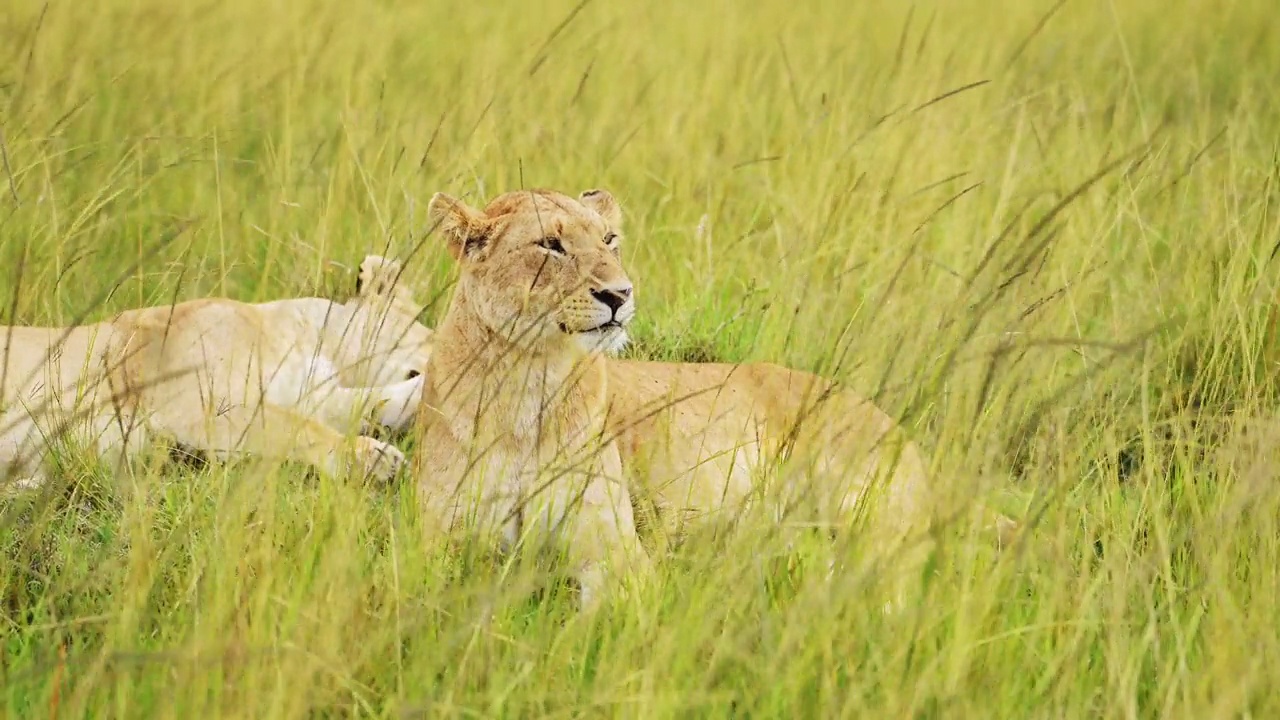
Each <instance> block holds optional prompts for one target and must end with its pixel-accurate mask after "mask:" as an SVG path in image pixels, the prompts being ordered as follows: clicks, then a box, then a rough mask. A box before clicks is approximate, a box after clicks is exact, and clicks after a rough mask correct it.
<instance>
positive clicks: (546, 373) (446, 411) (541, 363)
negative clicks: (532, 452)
mask: <svg viewBox="0 0 1280 720" xmlns="http://www.w3.org/2000/svg"><path fill="white" fill-rule="evenodd" d="M459 290H460V291H459V292H458V293H456V294H455V295H454V299H453V302H452V303H451V304H450V307H449V311H448V312H447V313H446V315H445V318H444V320H443V321H442V322H441V324H440V326H439V327H438V328H437V330H436V334H435V344H434V347H435V350H434V351H433V352H432V355H431V360H430V364H429V366H428V367H429V370H428V373H427V375H428V377H429V378H430V384H431V386H432V392H431V395H432V396H433V397H432V404H433V406H434V407H435V408H436V409H438V410H439V411H440V412H441V414H442V415H443V416H444V417H445V418H448V421H449V424H450V427H451V428H452V429H453V434H454V436H455V437H457V438H458V439H459V440H464V439H466V438H467V437H468V436H470V437H473V438H477V439H479V438H481V437H485V438H488V439H491V440H492V439H498V440H507V441H513V442H515V443H517V444H519V445H530V444H534V445H544V444H545V443H546V442H548V441H571V440H572V439H573V438H575V437H577V436H578V435H580V434H581V433H582V432H584V431H586V430H588V429H589V427H590V426H591V425H593V423H595V422H596V419H597V416H598V415H599V414H600V408H601V407H602V406H603V402H604V397H605V382H606V377H605V365H604V362H603V359H602V358H601V357H600V356H598V355H596V354H589V353H587V352H586V351H584V350H583V349H582V348H581V347H580V346H579V345H578V344H577V343H576V342H575V341H574V340H573V338H571V337H569V336H556V337H552V338H549V339H536V340H531V341H530V340H524V339H512V338H510V337H508V336H507V335H506V334H504V333H502V332H500V331H497V330H495V329H493V328H491V327H489V326H488V325H486V324H485V323H484V321H483V320H482V318H481V316H480V314H479V313H477V312H476V311H475V308H474V306H473V304H472V303H473V301H472V300H471V299H470V298H469V297H468V296H467V294H466V293H465V292H462V291H461V290H462V288H459Z"/></svg>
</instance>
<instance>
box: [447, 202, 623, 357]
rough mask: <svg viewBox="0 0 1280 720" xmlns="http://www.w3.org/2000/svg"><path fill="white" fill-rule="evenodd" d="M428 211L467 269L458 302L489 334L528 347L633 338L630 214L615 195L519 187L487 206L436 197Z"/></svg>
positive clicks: (598, 344) (604, 344) (604, 347)
mask: <svg viewBox="0 0 1280 720" xmlns="http://www.w3.org/2000/svg"><path fill="white" fill-rule="evenodd" d="M428 213H429V216H430V218H431V222H432V223H433V224H435V225H436V226H437V227H438V228H439V229H440V232H441V233H442V235H443V236H444V238H445V239H446V240H447V242H448V246H449V252H450V254H452V255H453V257H454V258H455V259H456V260H457V261H458V263H459V265H460V266H461V276H460V278H459V281H458V286H457V289H456V290H455V300H454V301H455V302H461V303H465V304H466V306H467V307H468V309H469V310H470V311H471V312H472V313H473V314H474V315H475V316H476V317H477V318H478V319H479V320H480V322H481V323H482V324H483V325H484V326H485V328H486V329H487V330H488V331H489V332H492V333H495V334H497V335H499V336H501V337H503V338H505V339H507V340H508V341H511V342H514V343H517V344H520V345H525V346H536V345H538V344H545V343H553V342H556V341H557V340H560V339H567V340H570V341H572V342H576V343H577V344H578V345H579V346H580V347H582V348H583V349H585V350H587V351H603V352H616V351H617V350H619V349H621V348H622V347H623V346H624V345H625V344H626V342H627V326H628V324H630V322H631V319H632V318H633V317H634V316H635V291H634V289H633V287H632V285H631V280H630V279H629V278H628V277H627V273H626V271H625V270H624V269H623V267H622V262H621V260H620V259H619V249H620V248H619V246H620V243H621V241H622V213H621V210H620V209H619V207H618V204H617V202H616V201H615V200H614V198H613V196H612V195H611V194H609V193H608V192H607V191H605V190H587V191H586V192H583V193H582V194H581V195H579V196H578V198H577V199H576V200H575V199H574V198H571V197H569V196H567V195H563V194H561V193H558V192H554V191H551V190H520V191H515V192H509V193H505V194H503V195H500V196H498V197H497V198H495V199H494V200H493V201H492V202H490V203H489V204H488V205H487V206H485V208H484V209H483V210H476V209H475V208H472V207H470V206H468V205H467V204H466V203H464V202H462V201H461V200H459V199H457V198H455V197H452V196H450V195H446V194H444V193H436V194H435V195H434V196H433V197H432V198H431V203H430V205H429V208H428Z"/></svg>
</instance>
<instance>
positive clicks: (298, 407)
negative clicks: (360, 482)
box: [0, 255, 432, 486]
mask: <svg viewBox="0 0 1280 720" xmlns="http://www.w3.org/2000/svg"><path fill="white" fill-rule="evenodd" d="M399 274H400V266H399V264H398V263H396V262H393V261H389V260H386V259H384V258H381V257H379V256H376V255H370V256H367V257H366V258H365V259H364V261H363V262H362V263H361V265H360V269H359V274H358V278H357V285H356V294H355V296H354V297H353V298H352V299H350V300H349V301H348V302H346V303H345V304H341V305H340V304H337V303H333V302H330V301H328V300H324V299H320V298H298V299H291V300H278V301H274V302H265V303H258V304H250V303H244V302H238V301H235V300H228V299H222V298H216V299H202V300H191V301H188V302H182V303H178V304H176V305H167V306H161V307H149V308H142V309H137V310H128V311H125V312H122V313H120V314H119V315H117V316H115V317H113V318H112V319H110V320H107V321H105V322H101V323H97V324H93V325H85V326H78V327H72V328H65V329H64V328H41V327H10V328H5V329H3V330H2V331H0V333H2V335H0V337H3V341H4V346H3V353H4V360H3V368H2V370H0V371H2V372H3V378H4V384H3V403H4V404H3V413H2V414H0V482H2V481H3V480H6V479H7V480H13V481H16V482H18V483H20V484H21V485H25V486H34V485H38V484H39V483H40V481H41V479H42V472H43V470H44V469H45V468H44V462H45V461H46V460H47V459H48V452H49V450H50V445H51V443H52V441H54V440H57V439H63V438H66V439H70V440H72V441H74V442H77V443H79V444H81V445H87V446H88V449H90V450H91V451H93V452H95V453H96V454H98V455H99V456H101V457H102V458H103V459H104V460H107V461H108V462H112V463H115V464H116V465H117V466H118V465H119V464H120V463H121V462H123V461H125V460H127V459H128V458H130V457H132V456H134V455H136V454H137V453H138V452H140V451H141V450H142V448H144V447H145V446H147V445H148V443H149V442H150V441H151V440H152V439H153V438H157V437H158V438H163V439H166V440H169V441H172V442H173V443H175V444H177V445H178V446H181V447H185V448H188V449H190V450H194V451H196V452H197V453H199V454H200V455H203V456H211V457H214V458H225V457H226V456H228V455H230V454H233V453H238V452H247V453H252V454H256V455H259V456H265V457H269V458H274V459H282V460H283V459H292V460H299V461H302V462H305V463H308V464H310V465H312V466H314V467H315V468H317V469H318V470H320V471H322V472H325V473H330V474H339V473H342V472H345V471H346V470H347V469H348V468H349V467H350V466H351V463H350V462H349V459H354V460H355V465H356V469H358V470H360V471H363V472H367V473H370V474H372V475H374V476H376V477H379V478H383V479H386V478H390V477H391V476H393V475H394V474H395V473H396V472H397V470H398V469H399V467H400V466H401V464H402V463H403V461H404V457H403V455H402V454H401V453H400V451H399V450H397V449H396V448H395V447H393V446H391V445H389V444H387V443H385V442H382V441H380V440H376V439H374V438H372V437H363V436H361V437H355V438H354V440H353V442H351V443H348V442H347V436H348V435H351V434H354V433H355V432H358V431H362V430H363V429H364V428H365V427H366V426H367V425H368V422H369V420H370V419H373V420H374V422H376V423H378V424H380V425H382V426H385V427H388V428H391V429H401V428H404V427H406V426H407V425H408V424H409V423H410V422H411V421H412V418H413V416H414V413H415V411H416V409H417V403H418V401H419V399H420V397H421V389H422V377H421V375H422V373H423V372H425V370H426V367H427V360H428V358H429V357H430V350H431V338H432V333H431V330H430V329H428V328H427V327H425V326H424V325H422V324H421V323H420V322H418V319H417V318H418V314H419V312H420V311H421V309H422V308H421V307H420V306H419V305H418V304H417V303H416V302H415V301H414V300H413V297H412V295H411V294H410V293H409V292H408V291H407V290H406V289H404V287H403V285H402V284H400V283H398V282H397V281H398V278H399ZM348 444H350V445H352V447H351V448H350V450H351V452H350V453H347V452H345V451H344V447H345V446H346V445H348Z"/></svg>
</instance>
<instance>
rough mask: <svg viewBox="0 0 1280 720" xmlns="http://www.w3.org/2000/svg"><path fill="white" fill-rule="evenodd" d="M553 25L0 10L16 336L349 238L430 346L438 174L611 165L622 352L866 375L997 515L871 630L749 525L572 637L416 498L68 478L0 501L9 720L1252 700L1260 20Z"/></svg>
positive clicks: (574, 624) (235, 280)
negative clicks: (442, 536)
mask: <svg viewBox="0 0 1280 720" xmlns="http://www.w3.org/2000/svg"><path fill="white" fill-rule="evenodd" d="M575 3H576V0H533V1H531V2H525V3H476V4H474V5H467V4H466V3H445V2H426V3H415V2H406V1H400V2H394V1H391V0H385V1H381V2H346V3H321V2H316V1H314V0H280V1H278V2H269V3H258V2H250V1H249V0H225V1H224V2H216V3H210V2H203V3H179V2H167V1H162V0H131V1H125V0H103V1H102V2H97V3H85V2H82V3H71V2H66V1H62V2H48V3H41V2H38V1H37V0H9V1H8V2H7V3H6V4H5V8H4V10H3V12H0V131H2V134H0V143H2V148H3V166H2V167H0V257H2V258H3V264H2V267H3V272H0V308H2V309H3V321H4V322H5V323H24V324H37V323H38V324H54V323H57V324H66V323H71V322H74V321H77V320H80V319H89V320H96V319H99V318H102V317H105V316H106V315H107V314H108V313H110V312H111V311H112V310H118V309H122V308H125V307H130V306H137V305H143V304H152V303H164V302H169V301H171V300H172V299H174V298H179V299H185V298H194V297H199V296H203V295H210V294H222V295H228V296H231V297H235V298H240V299H249V300H260V299H268V298H277V297H284V296H289V295H300V294H316V293H319V294H329V295H341V294H342V293H345V292H348V291H349V290H350V286H351V285H353V283H354V276H353V274H352V272H351V270H350V268H352V267H353V266H354V264H355V263H357V262H358V261H359V259H360V258H361V257H362V256H363V255H364V254H366V253H370V252H374V253H385V254H394V255H398V256H399V257H401V258H402V259H405V260H406V261H407V265H408V273H407V276H408V277H409V278H410V281H411V282H412V283H413V284H414V285H415V287H416V288H417V290H418V292H419V293H420V294H421V295H422V296H424V297H438V298H440V300H439V301H438V302H436V303H435V304H434V305H433V311H432V314H431V317H429V318H428V320H429V322H432V323H434V322H435V321H436V320H438V318H439V317H440V311H441V310H442V309H443V306H444V299H447V297H448V293H449V283H450V280H451V278H452V272H453V267H452V264H451V262H450V261H449V260H448V257H447V254H446V253H445V251H444V248H443V247H442V243H440V242H439V238H438V236H437V235H435V234H431V233H430V232H429V230H430V228H428V227H427V225H426V221H425V205H426V201H427V199H428V198H429V197H430V195H431V193H432V192H434V191H437V190H444V191H447V192H450V193H453V194H457V195H460V196H463V197H466V198H468V199H469V200H470V201H471V202H473V204H477V203H480V202H483V201H484V200H485V199H487V198H489V197H492V196H493V195H496V194H498V193H499V192H502V191H505V190H510V189H514V188H518V187H522V186H526V187H528V186H549V187H554V188H557V189H560V190H563V191H565V192H567V193H571V194H576V193H577V192H578V191H580V190H582V189H586V188H590V187H597V186H601V187H607V188H609V189H610V190H612V191H613V192H614V193H615V194H616V195H617V197H618V198H619V200H620V201H621V202H622V203H623V204H624V208H625V211H626V213H627V217H628V223H629V225H628V227H627V229H628V238H627V245H626V247H625V250H624V259H625V260H626V262H627V263H628V265H629V267H630V268H631V270H632V273H633V279H634V280H635V282H636V284H637V288H638V301H639V318H638V320H637V323H636V325H635V332H634V336H635V339H636V342H635V346H634V348H633V349H632V351H631V352H633V353H635V354H637V355H640V354H643V355H648V356H652V357H661V358H683V359H722V360H746V359H767V360H773V361H779V362H785V363H788V364H793V365H796V366H800V367H804V368H808V369H815V370H822V371H824V372H828V373H831V374H833V375H836V376H838V377H841V378H844V379H847V380H848V381H849V382H850V383H852V384H853V385H854V386H855V387H857V388H858V389H860V390H862V391H863V392H865V393H868V394H871V395H874V396H875V397H876V398H878V399H879V401H880V402H881V403H882V404H883V405H884V406H885V407H886V408H887V409H888V410H890V412H892V413H893V414H894V415H896V416H897V417H900V418H901V419H902V420H903V422H904V423H906V424H907V425H908V426H910V427H911V428H913V432H914V433H915V435H916V436H917V437H918V439H919V440H920V442H921V443H922V445H923V446H924V447H925V448H926V449H927V451H928V452H929V453H930V455H931V457H932V458H933V461H934V466H935V469H936V476H937V483H938V487H939V488H940V489H941V490H943V491H944V493H943V494H944V495H946V496H948V497H950V498H952V499H960V498H968V499H973V498H981V499H983V500H984V501H985V502H987V503H988V504H990V505H993V506H995V507H998V508H1000V509H1002V510H1004V511H1005V512H1006V513H1008V514H1010V515H1012V516H1015V517H1017V518H1019V519H1020V520H1021V521H1022V522H1023V525H1024V530H1023V533H1022V534H1021V535H1020V537H1019V538H1018V539H1017V540H1016V541H1015V542H1014V543H1013V545H1012V546H1010V547H1007V548H1006V549H1005V551H1004V552H1002V553H999V554H996V553H994V552H992V550H991V547H990V539H989V537H986V536H983V535H981V534H979V533H977V532H976V525H975V524H974V523H973V522H972V521H970V520H969V519H967V518H968V516H967V515H964V516H958V517H961V518H964V519H962V520H956V521H954V522H946V521H940V522H939V530H938V534H937V536H938V539H939V541H940V542H939V544H938V549H937V552H936V554H935V557H934V559H933V562H932V563H931V564H930V566H929V568H928V574H927V576H926V577H925V578H924V579H925V580H926V582H925V583H924V585H923V588H922V590H921V592H920V594H919V597H918V598H916V599H914V600H913V601H912V602H910V603H908V604H907V605H906V606H905V607H904V608H903V609H902V610H901V611H899V612H897V613H894V614H888V615H885V614H882V613H881V605H880V598H879V597H878V596H877V594H876V593H875V592H873V591H872V587H873V586H874V583H873V582H872V581H873V580H874V578H873V577H871V576H870V575H868V574H865V573H855V574H847V575H846V574H842V575H838V576H837V577H836V578H835V579H834V580H832V581H831V582H829V583H828V582H823V581H822V579H821V577H820V574H815V573H813V572H808V573H806V572H805V568H806V565H805V562H804V558H805V548H804V547H801V548H798V549H797V550H796V553H795V554H793V555H791V556H785V555H782V553H781V549H782V548H783V544H782V543H781V541H780V540H779V539H778V537H777V534H776V533H774V532H772V529H771V528H769V527H765V526H760V527H748V528H743V529H742V531H741V532H738V533H734V534H730V535H727V536H724V537H720V538H708V539H705V540H703V541H701V542H699V543H696V544H692V545H689V546H686V547H685V548H683V549H681V550H680V551H679V552H677V553H676V554H675V556H674V557H672V558H671V559H669V560H666V561H665V562H663V563H662V565H661V567H660V571H659V572H660V578H659V581H658V582H657V583H656V584H655V585H654V586H653V588H652V589H651V595H649V596H647V597H642V598H638V599H634V600H628V601H626V602H621V603H618V604H616V605H613V606H607V607H606V608H604V609H602V610H601V611H600V612H599V613H597V614H595V615H592V616H580V615H578V614H576V612H575V611H574V609H573V603H572V601H571V599H570V597H569V595H568V594H567V593H564V592H562V591H560V590H557V589H555V587H554V586H552V589H551V590H550V591H548V592H547V593H544V594H541V595H540V594H537V593H534V592H533V588H534V587H535V584H534V583H533V580H534V579H535V578H534V576H533V575H532V574H531V572H532V571H524V570H521V571H516V570H511V571H510V572H505V571H504V570H503V568H502V566H500V565H496V564H493V563H463V564H459V563H456V562H454V558H452V557H449V556H442V555H440V554H438V553H436V552H435V551H433V550H431V549H430V546H429V545H428V544H427V543H426V542H425V539H424V538H423V537H422V536H421V534H420V533H419V530H418V526H417V525H416V523H415V518H414V515H413V512H412V507H413V503H412V501H411V499H412V493H411V492H410V491H409V487H408V485H407V484H405V485H404V486H403V487H399V488H373V487H363V486H361V485H360V484H359V483H357V482H354V481H352V482H339V481H334V482H329V481H322V480H319V479H317V478H315V477H313V476H309V475H307V474H305V473H303V472H302V471H300V470H299V469H298V468H296V467H288V466H286V467H268V466H265V465H263V464H260V463H253V462H243V463H240V464H236V465H232V466H214V467H209V468H205V469H203V470H189V469H183V468H181V467H175V466H173V465H171V464H165V463H162V462H159V459H157V462H148V463H142V464H140V465H139V467H137V468H135V470H134V472H132V473H130V474H127V475H121V476H111V475H109V474H106V473H104V472H102V471H101V469H100V468H97V467H95V466H94V465H93V464H92V463H89V462H86V461H85V460H84V459H83V458H80V457H78V456H77V455H76V454H75V453H70V454H67V455H66V456H65V458H64V459H65V463H64V464H63V465H64V471H63V472H61V473H60V474H59V476H58V480H57V482H55V483H53V484H52V486H51V487H48V488H46V489H44V490H43V491H41V492H39V493H34V494H27V495H23V496H20V497H16V498H10V499H6V500H3V501H0V546H2V550H0V553H2V554H0V709H2V713H0V714H4V715H5V716H9V717H30V718H36V717H46V716H51V715H55V714H56V715H57V716H58V717H175V718H192V717H211V716H216V715H226V716H231V717H245V718H276V717H315V716H326V717H327V716H345V715H349V714H350V715H360V716H386V717H402V716H420V717H496V716H510V717H541V716H556V717H565V716H569V715H574V716H579V715H580V716H590V717H594V716H601V715H621V716H626V717H645V718H657V717H689V716H693V717H728V716H735V717H745V716H760V717H788V718H790V717H819V716H821V717H826V716H851V717H876V718H879V717H886V718H887V717H895V718H896V717H981V718H987V717H1014V718H1024V717H1038V718H1040V717H1043V718H1050V717H1054V718H1057V717H1272V716H1276V715H1277V714H1280V694H1278V693H1277V690H1276V688H1277V685H1276V680H1277V678H1278V677H1280V640H1277V635H1276V628H1277V626H1280V594H1278V593H1277V587H1278V583H1280V577H1277V568H1278V567H1280V542H1278V541H1277V532H1280V528H1278V527H1277V519H1278V518H1280V495H1278V492H1277V483H1276V477H1275V476H1274V475H1271V474H1269V472H1268V467H1269V465H1268V462H1269V461H1268V458H1267V457H1266V456H1265V455H1264V454H1262V451H1264V450H1266V449H1267V446H1268V443H1269V439H1271V438H1280V434H1271V433H1268V432H1267V431H1266V428H1265V427H1263V428H1262V430H1261V432H1259V433H1255V434H1253V435H1249V436H1248V438H1250V439H1251V442H1241V438H1242V435H1241V434H1240V428H1242V427H1243V426H1244V425H1245V424H1246V420H1248V419H1249V418H1256V419H1265V418H1266V417H1268V416H1269V415H1270V414H1271V413H1272V412H1273V410H1274V409H1275V407H1276V400H1277V392H1276V390H1277V387H1276V382H1275V379H1274V378H1275V375H1276V365H1277V360H1280V352H1278V351H1277V348H1276V345H1275V339H1274V336H1273V334H1272V333H1273V332H1274V330H1273V322H1274V321H1273V314H1272V313H1273V311H1272V307H1273V303H1274V301H1275V298H1276V291H1277V282H1276V277H1277V270H1278V266H1277V263H1280V259H1277V258H1275V257H1273V256H1274V255H1275V254H1276V247H1277V243H1280V232H1278V227H1280V226H1278V222H1280V221H1278V219H1277V210H1278V208H1277V199H1280V159H1278V158H1280V156H1278V152H1280V145H1278V143H1280V140H1278V139H1280V106H1278V105H1277V100H1276V84H1275V83H1276V79H1277V78H1278V77H1280V44H1278V43H1277V42H1276V39H1277V37H1280V26H1278V25H1277V24H1276V21H1275V10H1274V8H1273V7H1272V4H1271V3H1268V2H1264V1H1263V0H1237V1H1235V2H1226V3H1213V2H1208V1H1207V0H1198V1H1192V2H1183V3H1174V4H1169V3H1164V2H1157V1H1156V0H1123V1H1121V0H1110V1H1108V0H1083V1H1074V0H1068V1H1064V2H1058V3H1054V2H1050V1H1048V0H1046V1H1044V2H1041V1H1040V0H1035V1H1028V2H1017V3H1015V2H1006V3H993V2H981V1H980V0H957V1H955V2H941V1H937V2H917V3H901V2H892V1H891V0H871V1H870V2H836V1H835V0H817V1H815V2H783V1H775V0H759V1H757V2H728V1H727V0H706V1H705V2H671V1H669V0H661V1H659V2H642V1H639V0H635V1H633V0H619V1H612V0H610V1H606V0H596V1H595V2H583V3H581V4H575ZM408 442H411V441H408ZM408 442H406V445H405V447H406V448H407V447H408ZM60 457H62V456H60ZM522 567H523V566H522Z"/></svg>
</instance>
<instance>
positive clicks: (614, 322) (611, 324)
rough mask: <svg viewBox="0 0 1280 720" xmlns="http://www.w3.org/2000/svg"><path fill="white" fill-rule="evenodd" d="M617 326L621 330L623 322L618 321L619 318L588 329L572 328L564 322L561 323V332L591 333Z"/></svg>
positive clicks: (573, 333) (574, 333)
mask: <svg viewBox="0 0 1280 720" xmlns="http://www.w3.org/2000/svg"><path fill="white" fill-rule="evenodd" d="M615 328H616V329H619V330H621V329H622V323H620V322H618V321H617V320H609V321H608V322H603V323H600V324H599V325H597V326H595V327H593V328H587V329H586V330H570V329H569V328H568V327H567V326H566V325H565V324H564V323H560V330H561V332H564V333H568V334H571V335H589V334H591V333H602V332H606V331H609V330H612V329H615Z"/></svg>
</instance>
